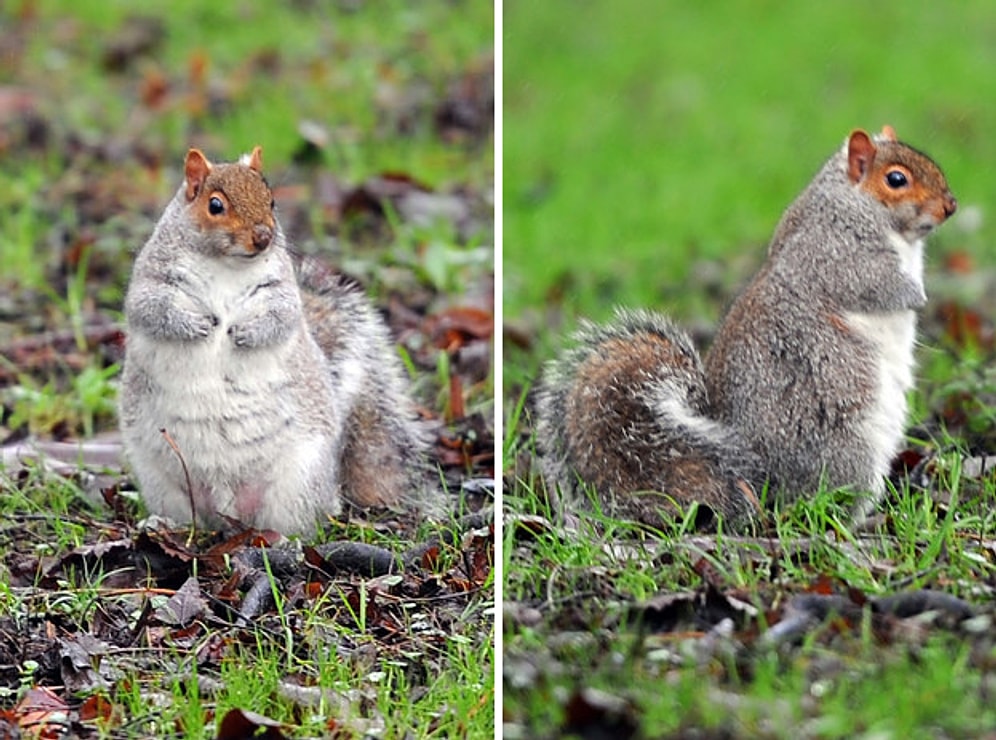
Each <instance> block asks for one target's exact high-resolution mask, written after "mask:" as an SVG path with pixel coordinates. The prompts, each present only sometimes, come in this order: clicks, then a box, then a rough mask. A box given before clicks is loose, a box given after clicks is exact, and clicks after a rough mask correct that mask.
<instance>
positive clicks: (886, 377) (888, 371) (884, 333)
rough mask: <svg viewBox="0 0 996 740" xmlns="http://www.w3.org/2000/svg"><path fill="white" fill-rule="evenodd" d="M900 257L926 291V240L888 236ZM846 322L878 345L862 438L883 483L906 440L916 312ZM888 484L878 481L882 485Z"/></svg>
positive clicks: (854, 315)
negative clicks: (871, 396)
mask: <svg viewBox="0 0 996 740" xmlns="http://www.w3.org/2000/svg"><path fill="white" fill-rule="evenodd" d="M890 242H891V243H892V245H893V246H894V247H895V249H896V253H897V255H898V256H899V263H900V269H901V270H902V271H903V272H904V273H906V274H907V275H908V276H909V277H911V278H913V279H914V280H915V281H916V283H917V284H918V285H919V286H920V288H921V290H923V242H921V241H916V242H913V243H909V242H907V241H906V240H905V239H903V238H902V237H901V236H899V235H898V234H890ZM846 319H847V322H848V324H849V325H850V326H851V328H852V329H854V331H855V332H857V333H858V334H859V335H860V336H861V337H863V338H864V339H865V340H866V341H868V342H869V343H871V344H872V346H874V347H875V352H874V354H875V357H876V362H877V368H876V374H877V379H878V389H877V391H878V392H877V393H876V394H875V402H874V403H873V404H872V407H871V409H870V410H869V412H868V416H867V418H866V420H865V423H864V424H863V425H862V426H863V429H864V438H865V441H866V444H867V445H868V446H869V448H870V450H871V452H872V454H873V457H874V460H875V470H876V472H877V474H878V477H879V480H880V481H881V479H882V478H884V477H885V476H886V475H887V474H888V472H889V466H890V463H891V461H892V458H893V456H894V455H895V454H896V452H897V451H898V450H899V447H900V445H901V444H902V440H903V434H904V432H905V429H906V412H907V402H906V394H907V393H908V392H909V391H910V390H911V389H912V388H913V368H914V361H913V347H914V344H915V342H916V312H914V311H912V310H906V311H891V312H881V313H856V312H855V313H848V314H847V315H846ZM883 487H884V482H880V483H879V489H880V490H881V489H882V488H883Z"/></svg>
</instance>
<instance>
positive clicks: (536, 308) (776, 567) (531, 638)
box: [502, 0, 996, 737]
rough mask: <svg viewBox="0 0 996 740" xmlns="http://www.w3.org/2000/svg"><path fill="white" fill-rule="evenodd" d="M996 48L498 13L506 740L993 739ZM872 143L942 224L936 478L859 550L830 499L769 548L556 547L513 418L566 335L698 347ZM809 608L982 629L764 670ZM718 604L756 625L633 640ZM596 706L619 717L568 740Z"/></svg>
mask: <svg viewBox="0 0 996 740" xmlns="http://www.w3.org/2000/svg"><path fill="white" fill-rule="evenodd" d="M994 21H996V11H994V10H993V8H992V7H991V6H990V5H989V4H986V3H984V2H967V3H962V4H960V5H959V6H958V7H957V8H954V7H939V6H928V5H924V4H920V3H912V4H911V3H903V2H894V1H892V2H881V3H875V4H873V5H868V4H867V3H860V2H856V1H852V0H845V1H844V2H838V3H832V4H822V5H821V4H812V3H809V4H806V3H790V2H780V1H772V2H766V3H763V4H761V5H758V4H756V3H754V4H751V3H745V2H728V3H723V4H722V5H721V6H715V5H709V6H704V5H695V4H680V3H670V2H669V3H664V4H660V3H651V2H646V1H644V0H624V2H621V3H608V2H591V3H586V4H584V5H583V6H576V7H574V6H572V8H571V10H570V12H565V10H564V7H563V6H562V5H559V4H545V5H537V4H535V3H525V2H521V1H518V0H509V2H506V3H505V6H504V26H503V32H504V41H505V44H504V48H503V60H504V70H503V82H504V115H503V127H504V142H503V144H504V149H503V159H504V162H503V175H504V181H503V203H504V213H503V217H504V219H503V238H504V243H503V259H504V264H503V285H504V308H505V316H506V320H507V322H508V324H509V326H510V327H512V328H513V329H514V331H513V332H508V333H507V335H506V342H505V355H504V358H505V367H504V369H503V372H504V378H505V382H504V388H505V391H506V394H507V395H506V398H505V399H504V409H505V410H504V417H505V425H504V426H505V430H506V437H505V441H504V463H503V465H504V470H505V471H506V480H508V481H509V484H508V485H506V489H505V505H506V508H507V509H508V510H509V511H511V512H514V513H516V514H522V513H529V514H532V515H535V516H539V517H540V519H539V521H538V522H537V521H532V522H526V523H522V524H520V525H514V524H512V525H509V526H508V527H507V529H506V532H505V538H504V543H503V553H502V557H503V573H504V575H505V579H506V585H505V590H504V597H505V599H506V602H507V604H506V614H508V615H511V617H510V618H507V619H506V621H505V625H504V628H503V629H504V650H505V664H504V674H505V675H504V686H505V688H504V713H505V721H506V724H505V728H504V729H505V736H506V737H516V736H518V737H534V736H541V737H542V736H553V735H556V734H558V733H565V734H567V735H568V736H572V735H573V734H580V735H585V734H589V735H590V734H592V733H597V732H600V731H601V732H605V733H606V734H607V735H616V736H623V735H624V734H626V732H635V734H636V736H638V737H678V736H682V737H684V736H688V735H691V734H693V733H694V734H696V735H697V736H707V737H712V736H717V737H757V736H761V737H852V736H875V737H964V736H975V735H980V734H983V733H984V732H987V731H989V730H990V729H991V727H992V726H993V722H994V721H996V717H994V716H993V712H992V710H991V709H990V708H989V704H990V702H989V701H988V693H989V692H990V691H991V687H992V675H991V673H992V672H991V657H992V643H991V638H990V637H988V636H987V635H989V634H991V620H992V613H991V611H992V610H991V608H990V607H989V606H988V605H989V604H991V600H992V590H991V583H992V579H993V567H992V558H991V556H990V554H989V552H988V545H987V544H986V543H987V542H989V541H990V540H991V538H992V537H993V534H994V532H996V521H994V517H993V515H992V513H991V510H990V509H991V507H990V506H989V505H988V504H987V501H991V500H992V496H994V495H996V486H994V483H993V481H992V479H991V477H989V476H977V475H974V474H973V475H963V471H965V470H967V469H968V466H969V465H970V464H974V463H977V462H978V461H977V460H975V461H973V458H974V457H976V456H982V455H985V454H987V453H989V454H991V453H992V452H993V450H994V449H996V419H994V417H993V414H992V408H993V399H994V398H996V395H994V391H993V388H994V386H993V376H992V373H991V371H990V368H991V367H992V363H993V361H994V349H993V342H992V340H991V332H992V328H993V321H992V317H993V316H994V315H996V305H994V302H993V300H992V295H993V294H994V287H996V273H994V271H993V270H992V269H991V268H990V265H991V264H992V262H993V258H994V257H996V252H994V248H993V245H994V244H996V231H994V225H993V222H992V219H991V214H992V210H991V206H990V204H991V203H992V202H994V200H996V176H994V174H993V173H994V170H993V169H992V168H991V167H989V166H988V165H987V164H986V163H988V162H992V161H996V142H994V141H993V140H992V137H989V136H988V135H987V133H986V132H988V131H990V130H992V128H993V127H994V125H996V106H993V105H992V103H991V102H990V101H991V99H992V96H991V95H988V93H989V92H992V91H993V85H994V81H993V80H992V79H982V78H981V77H980V75H979V74H978V72H977V70H979V69H985V68H988V67H989V66H991V64H992V62H993V54H994V52H993V47H992V44H991V43H990V39H989V38H988V29H989V28H990V27H991V25H992V23H993V22H994ZM885 123H889V124H892V125H893V126H894V127H895V128H896V130H897V131H898V132H899V135H900V137H901V138H904V139H906V140H907V141H909V142H910V143H911V144H913V145H914V146H917V147H919V148H922V149H924V150H925V151H927V152H928V153H929V154H930V155H931V156H932V157H934V158H935V159H936V160H937V161H938V162H939V163H940V164H941V165H942V167H943V169H944V170H945V173H946V175H947V177H948V180H949V183H950V184H951V187H952V190H953V191H954V193H955V194H956V196H957V197H958V200H959V209H960V212H959V214H958V215H956V216H955V218H954V219H952V221H951V223H950V224H947V225H945V226H944V227H943V228H942V229H941V230H940V231H939V232H938V233H937V234H936V235H934V236H932V237H931V239H930V244H929V246H928V250H927V251H928V255H927V278H926V283H927V291H928V295H929V296H930V299H931V304H930V306H929V307H928V309H927V311H925V312H924V315H923V316H922V321H921V327H922V337H923V346H921V347H920V348H919V349H918V360H919V366H918V373H917V374H918V385H917V390H916V392H915V393H913V394H912V396H911V399H910V400H911V418H910V427H909V434H910V441H909V447H910V449H915V450H919V451H920V452H926V453H927V454H928V455H931V456H933V458H932V459H931V460H930V461H929V462H928V463H926V464H925V466H924V467H923V468H922V469H921V471H919V472H918V476H919V477H918V478H917V480H916V481H914V483H916V484H917V485H911V484H910V480H909V479H908V478H904V477H900V478H899V479H898V480H899V491H898V492H896V493H895V494H894V495H890V496H889V497H888V500H887V501H886V502H885V503H883V504H882V506H881V507H880V508H879V513H880V514H881V515H882V519H881V523H880V525H879V526H877V527H876V528H874V529H873V530H872V531H870V532H857V531H855V528H854V527H853V526H852V524H851V522H850V521H849V519H848V516H847V504H848V497H847V496H846V495H843V494H841V493H840V492H833V491H821V492H818V493H816V494H814V496H813V497H812V498H811V499H809V500H807V501H806V502H803V503H800V504H798V505H796V506H794V507H791V508H788V509H785V510H782V511H779V512H778V513H777V515H776V516H775V517H773V520H772V527H773V529H772V533H773V534H774V535H776V536H777V538H778V539H777V540H776V542H777V543H780V544H778V545H777V546H774V547H767V546H755V545H752V544H750V543H744V542H743V541H740V540H735V539H729V538H725V537H719V538H716V539H714V540H710V539H708V538H702V537H692V533H691V532H690V531H689V529H688V527H686V526H685V525H684V523H682V522H677V523H676V524H675V525H674V527H673V528H672V529H670V530H668V531H666V532H663V533H651V534H648V533H647V532H645V531H642V530H638V529H636V528H634V527H632V526H631V525H628V524H626V523H625V522H619V521H614V520H612V519H610V518H608V517H605V516H602V515H600V514H598V513H597V506H596V513H595V514H589V515H586V516H584V517H582V519H581V522H580V524H579V525H578V526H579V529H578V530H577V531H574V530H571V529H568V528H566V527H564V526H561V525H560V524H559V523H558V522H559V518H558V517H559V512H557V511H556V510H552V509H551V508H550V507H549V506H548V505H547V503H546V496H545V489H544V487H543V484H542V482H541V481H540V480H539V477H538V475H537V472H536V461H535V459H534V447H535V439H534V436H533V427H532V423H531V418H530V412H531V406H530V404H529V403H528V402H527V401H526V395H527V393H528V391H529V389H530V387H531V386H532V385H533V384H534V383H535V382H536V379H537V377H538V374H539V368H540V366H541V363H542V362H543V361H544V360H546V359H548V358H550V357H552V356H553V354H554V353H555V352H557V351H558V350H559V348H560V347H562V346H563V345H564V344H565V342H566V339H565V336H566V334H567V333H568V332H569V331H570V329H571V328H573V326H574V325H575V324H576V322H577V320H578V318H579V317H588V318H592V319H595V320H600V319H605V318H608V316H609V315H610V314H611V310H612V307H613V306H614V305H617V304H623V305H627V306H633V307H637V306H639V307H648V308H656V309H659V310H663V311H665V312H667V313H670V314H672V315H674V316H675V317H677V318H678V319H679V320H680V321H681V322H682V323H685V324H686V325H689V326H690V327H692V328H693V329H695V330H696V334H697V335H706V336H707V335H708V334H709V332H710V329H709V327H712V326H714V325H715V323H716V322H717V321H718V319H719V318H720V316H721V315H722V313H723V310H724V307H725V306H726V305H727V304H728V303H729V301H730V300H731V299H732V297H733V295H734V294H735V292H736V290H737V289H738V288H739V287H740V286H741V285H743V284H744V282H745V281H746V279H747V278H748V277H749V275H750V274H751V273H752V272H753V271H754V270H755V269H756V267H757V265H758V264H760V261H761V260H762V258H763V255H764V251H765V245H766V243H767V241H768V239H769V238H770V235H771V233H772V231H773V229H774V226H775V224H776V223H777V220H778V218H779V217H780V215H781V213H782V211H783V210H784V208H785V207H786V206H787V205H788V204H789V203H790V202H791V200H792V199H793V198H794V197H796V196H797V195H798V193H799V192H800V191H801V190H802V188H803V187H804V186H805V185H806V183H807V182H808V181H809V180H810V178H811V177H812V175H813V173H814V172H815V171H816V170H817V169H818V168H819V167H820V165H821V164H822V162H823V161H824V160H825V158H826V157H827V156H829V154H830V153H831V152H832V151H833V150H834V149H835V148H836V147H837V146H839V144H840V142H842V141H843V139H844V137H845V136H846V135H847V133H848V132H849V131H850V130H852V129H853V128H856V127H862V128H867V129H873V130H877V129H878V128H880V127H881V126H882V125H883V124H885ZM959 263H960V266H959ZM952 317H953V318H952ZM921 473H922V475H921ZM919 484H925V486H926V487H925V488H921V487H920V486H919ZM799 543H805V546H804V547H803V549H802V551H799V550H798V549H797V548H798V546H799ZM821 584H822V585H821ZM826 584H829V588H830V589H831V590H832V591H833V592H834V593H837V594H842V593H843V594H846V593H849V589H850V590H851V591H852V592H855V593H859V594H862V595H864V596H867V597H869V598H875V597H877V596H879V595H883V594H892V593H902V592H904V591H907V590H911V589H916V588H923V587H930V588H934V589H938V590H941V591H944V592H947V593H951V594H956V595H959V596H961V597H963V598H965V599H967V600H968V601H970V602H973V603H975V604H976V607H977V609H978V610H979V611H980V612H981V613H982V616H981V617H980V619H981V620H982V624H983V628H982V631H981V633H975V632H972V631H971V629H970V628H969V627H964V628H959V629H948V628H946V627H943V626H941V624H940V623H939V622H938V621H937V620H938V617H937V615H936V614H935V615H934V616H933V617H931V616H930V615H925V616H921V617H919V618H917V619H914V620H903V622H902V624H903V628H904V630H906V631H903V632H901V633H897V632H895V631H893V629H892V628H891V627H890V628H884V627H883V626H882V624H881V623H880V622H878V621H876V620H875V619H872V618H871V617H870V613H869V612H868V611H867V610H865V611H863V612H861V614H862V615H863V616H862V617H861V618H860V619H859V620H858V621H857V622H855V623H850V622H849V623H848V624H847V625H846V626H844V627H842V626H841V625H840V624H839V623H838V622H837V621H835V620H832V619H828V620H825V621H824V622H822V623H821V624H820V625H819V626H817V627H814V628H813V629H811V630H809V631H808V632H807V633H806V634H805V635H804V636H803V637H802V639H801V640H800V641H799V642H798V643H794V644H792V645H784V646H782V647H781V648H780V649H778V650H773V649H768V648H765V647H764V644H763V640H762V639H761V636H762V635H763V634H765V633H766V632H767V629H768V624H769V623H771V622H772V621H773V620H774V619H777V618H780V617H781V615H782V613H783V612H782V610H783V609H784V606H785V604H786V603H787V602H789V601H790V600H791V599H792V598H794V597H795V596H796V595H798V594H800V593H803V592H806V591H807V590H809V589H819V588H821V587H824V586H826ZM709 589H715V590H716V591H717V592H718V593H722V594H731V593H732V594H735V595H736V596H737V598H739V599H741V600H742V601H744V602H746V603H748V604H750V605H751V606H752V607H753V608H754V609H756V610H757V615H756V616H755V617H752V618H737V619H734V621H733V626H732V628H731V630H730V631H729V632H722V631H720V630H719V628H718V627H716V621H715V620H708V619H704V620H703V622H702V623H697V624H696V623H686V622H682V623H680V624H679V625H678V627H676V628H675V629H674V630H673V631H668V630H664V629H661V630H658V631H656V632H655V631H654V630H652V629H650V630H647V629H644V628H642V627H641V626H640V624H639V623H638V622H637V621H636V620H635V619H634V617H633V615H634V613H636V614H639V613H642V610H643V609H644V608H645V607H646V604H647V603H648V602H652V600H653V599H654V598H655V597H661V596H663V595H673V594H682V593H686V592H694V593H703V592H706V591H708V590H709ZM859 611H860V610H859ZM862 620H863V621H862ZM986 620H988V621H986ZM941 621H943V620H941ZM587 688H598V689H602V690H604V691H605V692H607V693H608V694H609V695H610V696H611V697H613V698H614V699H615V700H619V701H621V702H622V708H620V707H619V706H616V707H615V708H614V709H612V710H605V709H601V710H600V709H594V710H591V713H590V714H586V709H585V708H583V702H582V703H581V704H579V703H578V701H577V698H578V695H579V694H578V692H579V691H581V690H582V689H587ZM579 707H582V708H579ZM896 707H902V708H903V709H902V711H898V712H897V711H896ZM587 709H591V707H590V706H589V707H587ZM585 718H587V719H585ZM613 722H616V724H613Z"/></svg>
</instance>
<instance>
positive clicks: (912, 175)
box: [846, 126, 958, 242]
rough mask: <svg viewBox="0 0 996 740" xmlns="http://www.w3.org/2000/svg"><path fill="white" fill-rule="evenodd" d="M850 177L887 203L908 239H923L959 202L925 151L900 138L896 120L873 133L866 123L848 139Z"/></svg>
mask: <svg viewBox="0 0 996 740" xmlns="http://www.w3.org/2000/svg"><path fill="white" fill-rule="evenodd" d="M846 156H847V177H848V179H849V180H850V182H851V184H852V185H854V186H856V187H857V188H859V189H860V190H862V191H864V192H865V193H867V194H868V195H870V196H871V197H872V198H874V199H875V200H876V201H878V202H879V203H881V204H882V205H883V206H884V207H885V208H886V211H887V212H888V214H889V218H890V220H891V222H892V227H893V228H894V229H895V230H896V231H897V232H899V233H900V234H901V235H902V236H903V238H904V239H906V240H907V241H910V242H913V241H916V240H918V239H922V238H923V237H925V236H926V235H927V234H929V233H930V232H931V231H933V230H934V229H935V228H936V227H937V226H939V225H940V224H942V223H943V222H944V221H945V220H947V218H948V217H949V216H951V215H952V214H953V213H954V212H955V210H956V209H957V207H958V202H957V201H956V200H955V198H954V196H953V195H952V194H951V191H950V190H949V189H948V183H947V180H946V179H945V178H944V173H943V172H941V170H940V168H939V167H938V166H937V165H936V164H934V162H933V161H932V160H931V159H930V158H929V157H927V156H926V155H925V154H923V153H922V152H919V151H917V150H916V149H914V148H913V147H911V146H908V145H906V144H903V143H901V142H899V141H897V140H896V132H895V130H894V129H893V128H892V126H885V127H883V128H882V133H881V134H878V135H877V136H875V137H871V136H869V135H868V134H867V133H865V132H864V131H861V130H860V129H859V130H857V131H854V132H853V133H851V135H850V137H849V138H848V140H847V151H846Z"/></svg>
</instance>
